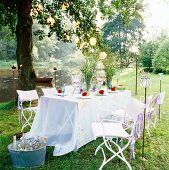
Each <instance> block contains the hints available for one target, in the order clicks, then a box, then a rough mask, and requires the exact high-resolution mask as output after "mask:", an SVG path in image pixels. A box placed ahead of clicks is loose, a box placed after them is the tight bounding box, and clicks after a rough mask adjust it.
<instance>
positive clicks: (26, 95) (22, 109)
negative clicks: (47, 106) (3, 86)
mask: <svg viewBox="0 0 169 170" xmlns="http://www.w3.org/2000/svg"><path fill="white" fill-rule="evenodd" d="M17 94H18V111H19V121H20V122H21V123H22V129H21V131H23V130H24V128H25V127H26V126H30V127H31V125H32V123H31V122H30V121H31V118H32V115H33V112H34V113H36V111H37V107H32V102H33V101H38V100H39V96H38V94H37V91H36V90H28V91H23V90H17ZM24 103H27V104H24ZM26 112H29V116H28V115H27V114H26ZM23 119H24V120H23Z"/></svg>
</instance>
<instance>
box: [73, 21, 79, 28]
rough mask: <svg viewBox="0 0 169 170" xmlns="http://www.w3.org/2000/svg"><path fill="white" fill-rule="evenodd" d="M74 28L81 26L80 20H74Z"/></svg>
mask: <svg viewBox="0 0 169 170" xmlns="http://www.w3.org/2000/svg"><path fill="white" fill-rule="evenodd" d="M72 25H73V28H75V29H76V28H79V25H80V22H79V21H77V22H76V21H72Z"/></svg>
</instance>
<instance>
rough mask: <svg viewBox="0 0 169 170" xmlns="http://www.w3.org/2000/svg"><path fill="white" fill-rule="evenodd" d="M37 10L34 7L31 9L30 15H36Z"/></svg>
mask: <svg viewBox="0 0 169 170" xmlns="http://www.w3.org/2000/svg"><path fill="white" fill-rule="evenodd" d="M37 15H38V11H37V10H36V9H31V12H30V16H34V17H37Z"/></svg>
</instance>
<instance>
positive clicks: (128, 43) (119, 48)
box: [102, 14, 144, 67]
mask: <svg viewBox="0 0 169 170" xmlns="http://www.w3.org/2000/svg"><path fill="white" fill-rule="evenodd" d="M143 29H144V24H143V22H141V21H139V20H138V19H137V18H133V19H131V21H130V22H129V23H128V24H125V23H124V18H123V16H122V15H120V14H119V15H114V16H112V17H111V18H109V22H107V23H106V24H105V26H104V27H103V29H102V31H103V39H104V43H106V44H107V45H108V46H109V47H111V48H112V51H113V52H115V53H116V54H117V55H118V58H119V61H120V63H121V67H123V66H125V67H126V66H128V65H129V64H130V63H131V62H132V61H133V57H134V56H133V55H132V53H131V51H130V49H131V47H132V46H133V45H135V46H138V47H139V46H140V44H141V37H142V31H143Z"/></svg>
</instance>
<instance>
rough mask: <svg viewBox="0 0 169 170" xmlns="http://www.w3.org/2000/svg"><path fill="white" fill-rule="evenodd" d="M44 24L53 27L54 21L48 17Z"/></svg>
mask: <svg viewBox="0 0 169 170" xmlns="http://www.w3.org/2000/svg"><path fill="white" fill-rule="evenodd" d="M46 22H47V24H48V25H49V26H53V25H54V23H55V20H54V18H52V17H51V16H50V17H48V18H47V20H46Z"/></svg>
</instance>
